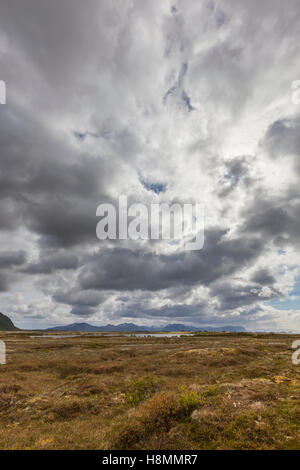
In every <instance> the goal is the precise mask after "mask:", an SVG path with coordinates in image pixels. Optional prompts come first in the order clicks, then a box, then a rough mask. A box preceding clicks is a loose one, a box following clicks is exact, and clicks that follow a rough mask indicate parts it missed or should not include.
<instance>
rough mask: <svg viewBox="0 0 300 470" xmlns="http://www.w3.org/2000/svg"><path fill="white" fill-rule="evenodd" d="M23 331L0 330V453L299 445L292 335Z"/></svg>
mask: <svg viewBox="0 0 300 470" xmlns="http://www.w3.org/2000/svg"><path fill="white" fill-rule="evenodd" d="M30 334H34V333H28V332H26V333H24V332H10V333H1V334H0V339H1V340H4V341H5V342H6V346H7V364H6V365H0V448H1V449H188V450H192V449H299V448H300V365H299V366H296V365H293V364H292V362H291V355H292V352H293V351H292V349H291V344H292V342H293V341H294V340H295V339H297V336H296V335H295V336H293V335H254V334H253V335H249V334H248V335H247V334H230V333H228V334H225V333H224V334H222V333H220V334H218V333H215V334H213V333H210V334H208V333H203V334H199V335H198V336H194V337H193V336H189V337H181V338H163V337H161V338H153V337H152V338H136V337H126V336H122V335H120V336H115V337H109V336H105V335H99V334H97V336H88V335H86V336H80V335H76V334H74V336H73V337H72V338H59V337H58V338H55V339H52V338H30ZM299 338H300V336H298V339H299Z"/></svg>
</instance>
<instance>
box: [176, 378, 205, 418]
mask: <svg viewBox="0 0 300 470" xmlns="http://www.w3.org/2000/svg"><path fill="white" fill-rule="evenodd" d="M179 390H180V396H179V403H180V405H181V407H182V409H183V411H184V412H185V413H187V414H188V413H190V412H191V411H193V410H194V409H195V408H197V406H199V404H201V399H200V396H199V394H198V393H197V392H195V391H194V390H191V389H190V388H188V387H187V386H186V385H183V386H182V387H180V389H179Z"/></svg>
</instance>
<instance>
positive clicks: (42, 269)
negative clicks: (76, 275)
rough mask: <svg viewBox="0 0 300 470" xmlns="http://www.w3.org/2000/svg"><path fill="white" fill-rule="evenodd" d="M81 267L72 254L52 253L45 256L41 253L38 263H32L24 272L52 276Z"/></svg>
mask: <svg viewBox="0 0 300 470" xmlns="http://www.w3.org/2000/svg"><path fill="white" fill-rule="evenodd" d="M78 266H79V260H78V257H77V256H76V255H73V254H72V253H55V252H54V253H52V254H49V255H46V256H44V255H43V251H42V252H41V253H40V259H39V262H38V263H31V264H29V265H28V266H26V267H25V268H24V269H23V270H22V272H24V273H28V274H51V273H52V272H55V271H58V270H62V269H71V270H75V269H76V268H77V267H78Z"/></svg>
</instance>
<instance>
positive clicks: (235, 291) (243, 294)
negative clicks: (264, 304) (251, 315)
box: [211, 282, 278, 311]
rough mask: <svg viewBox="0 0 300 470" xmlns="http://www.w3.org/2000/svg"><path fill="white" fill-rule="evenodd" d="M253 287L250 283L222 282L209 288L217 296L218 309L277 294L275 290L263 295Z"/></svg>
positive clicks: (272, 296)
mask: <svg viewBox="0 0 300 470" xmlns="http://www.w3.org/2000/svg"><path fill="white" fill-rule="evenodd" d="M255 287H256V286H255V285H254V284H252V285H251V284H250V283H249V285H247V286H233V285H232V284H230V283H228V282H223V283H222V284H219V285H216V286H214V287H213V288H212V289H211V295H212V296H216V297H217V298H218V301H219V302H220V306H219V310H220V311H224V310H233V309H236V308H240V307H246V306H248V305H252V304H255V303H256V302H258V301H262V300H271V299H272V298H275V297H277V296H278V292H276V291H275V290H274V291H272V293H271V294H269V295H264V294H263V293H261V291H260V290H258V289H256V288H255Z"/></svg>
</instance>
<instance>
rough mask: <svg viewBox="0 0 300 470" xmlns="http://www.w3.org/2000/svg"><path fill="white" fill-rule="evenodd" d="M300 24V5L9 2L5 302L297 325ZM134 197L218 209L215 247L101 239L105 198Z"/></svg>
mask: <svg viewBox="0 0 300 470" xmlns="http://www.w3.org/2000/svg"><path fill="white" fill-rule="evenodd" d="M299 17H300V5H299V2H298V1H297V0H292V1H291V2H290V3H289V8H286V7H285V2H284V1H283V0H276V1H274V0H260V1H258V0H255V1H253V0H252V1H251V2H249V1H246V0H245V1H240V0H228V1H226V2H218V1H212V0H209V1H204V2H196V1H189V2H186V1H182V0H177V1H176V2H175V1H174V2H169V1H165V2H161V1H158V0H157V1H156V0H143V1H132V0H130V1H129V0H128V1H127V0H122V1H121V0H114V1H110V2H106V1H99V0H97V1H96V0H87V1H86V2H85V4H84V6H83V5H82V2H79V1H77V0H63V1H59V0H53V1H51V2H39V1H38V0H24V1H22V2H19V1H16V0H9V1H8V0H3V1H2V2H1V17H0V71H1V76H0V79H2V80H4V81H5V82H6V85H7V105H0V155H1V157H0V158H1V160H0V161H1V166H0V193H1V201H0V207H1V217H0V230H1V232H0V240H1V252H2V253H3V257H1V253H0V291H1V300H2V307H1V309H2V310H3V312H4V313H7V314H8V315H10V316H11V317H12V318H13V320H15V321H16V323H17V324H18V325H19V326H25V327H34V326H39V327H41V326H50V325H53V324H58V323H61V324H64V323H65V322H71V321H76V320H78V319H82V318H88V319H89V321H93V322H95V323H98V324H102V323H106V322H111V321H112V322H119V320H120V319H121V320H122V321H127V320H129V321H131V320H133V319H134V321H135V322H136V323H143V324H144V323H148V324H151V323H152V322H155V323H159V322H161V323H164V322H170V320H172V321H179V320H180V321H184V322H186V323H190V324H191V323H193V324H196V325H201V324H202V325H210V324H211V325H214V324H216V325H224V324H240V325H243V326H245V327H246V328H247V327H248V328H251V329H283V330H287V329H289V330H299V329H300V304H299V303H298V300H297V279H298V276H299V261H300V253H299V241H298V234H299V229H300V224H299V215H300V194H299V176H300V171H299V168H300V167H299V157H300V141H299V137H298V136H299V128H300V118H299V106H297V105H295V104H293V103H292V100H291V95H292V89H291V84H292V82H293V81H294V80H296V79H299V76H298V68H299V67H298V63H297V58H298V57H299V45H300V41H299V39H300V38H299V28H298V24H299ZM145 181H146V182H148V189H147V185H146V187H145V184H143V182H145ZM149 184H150V185H151V184H154V185H155V184H162V185H164V187H165V191H164V192H163V193H161V194H160V195H157V194H155V193H154V192H151V191H149ZM119 195H127V196H128V198H129V199H130V200H131V201H133V202H144V203H145V204H149V203H151V202H153V201H157V200H163V201H181V202H184V201H188V200H189V201H195V202H201V203H204V204H205V213H206V214H205V245H204V248H203V250H201V251H199V252H190V253H186V252H184V253H183V252H178V253H176V252H175V253H169V251H168V250H167V247H166V246H164V244H162V243H159V244H157V243H143V244H141V243H129V242H128V243H127V242H117V241H116V242H115V243H113V244H105V243H104V242H102V243H101V242H100V241H99V240H97V239H96V235H95V228H96V223H97V219H96V217H95V213H96V208H97V206H98V204H99V203H101V202H105V201H110V202H113V201H116V199H117V197H118V196H119ZM5 253H6V254H5ZM7 253H8V254H10V256H8V254H7ZM4 254H5V256H6V257H5V256H4ZM1 260H3V263H2V264H1ZM5 260H6V261H5ZM9 260H10V261H11V262H10V264H9V263H8V261H9ZM4 261H5V262H4ZM15 261H17V263H15ZM286 302H288V304H286ZM281 306H284V307H282V308H281ZM74 319H75V320H74Z"/></svg>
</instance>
